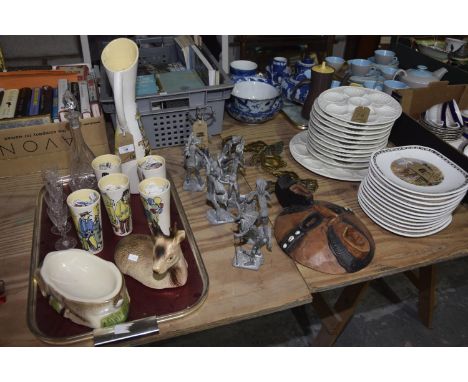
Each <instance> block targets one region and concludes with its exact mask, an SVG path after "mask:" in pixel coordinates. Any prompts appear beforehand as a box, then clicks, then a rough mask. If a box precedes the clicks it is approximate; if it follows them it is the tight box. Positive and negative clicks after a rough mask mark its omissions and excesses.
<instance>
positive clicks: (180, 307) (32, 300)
mask: <svg viewBox="0 0 468 382" xmlns="http://www.w3.org/2000/svg"><path fill="white" fill-rule="evenodd" d="M62 179H63V181H64V184H65V188H66V190H67V189H68V186H67V184H68V181H69V177H64V178H62ZM168 179H169V181H170V182H171V222H172V224H174V222H176V223H177V227H179V229H184V230H185V232H186V239H185V240H184V241H183V242H182V243H181V248H182V251H183V252H184V256H185V258H186V260H187V263H188V271H189V274H188V279H187V283H186V284H185V285H184V286H182V287H178V288H170V289H161V290H157V289H151V288H148V287H146V286H144V285H143V284H141V283H139V282H138V281H136V280H135V279H133V278H132V277H130V276H124V277H125V283H126V286H127V289H128V293H129V295H130V310H129V315H128V320H127V322H125V323H122V324H119V325H115V326H114V327H109V328H104V329H94V330H93V329H91V328H88V327H85V326H81V325H78V324H75V323H73V322H72V321H70V320H68V319H66V318H64V317H63V316H61V315H59V314H58V313H57V312H55V311H54V310H53V309H52V307H51V306H50V305H49V303H48V301H47V299H46V298H44V297H43V296H42V294H41V293H40V291H39V290H38V286H37V283H36V282H35V280H34V272H35V271H36V269H37V268H38V267H39V266H40V264H41V263H42V260H43V259H44V257H45V256H46V255H47V253H49V252H51V251H54V243H55V241H56V240H57V239H58V236H55V235H53V234H52V233H50V229H51V227H52V223H51V222H50V220H49V218H48V217H47V206H46V205H45V203H44V194H45V188H44V187H43V188H42V189H41V190H40V192H39V195H38V197H37V205H36V213H35V218H34V233H33V246H32V253H31V266H30V274H29V294H28V311H27V321H28V326H29V329H30V330H31V332H32V333H33V334H34V335H36V336H37V337H38V338H39V339H40V340H42V341H44V342H47V343H50V344H55V345H66V344H72V343H79V342H82V341H89V340H92V341H93V343H94V344H95V345H103V344H108V343H115V342H117V341H122V343H123V344H130V343H131V341H130V340H131V339H135V338H136V337H141V336H145V335H149V334H155V333H158V331H159V329H158V323H161V322H165V321H170V320H175V319H178V318H181V317H185V316H187V315H188V314H190V313H192V312H193V311H195V310H196V309H197V308H199V307H200V306H201V305H202V304H203V302H204V301H205V299H206V295H207V291H208V275H207V273H206V269H205V266H204V264H203V260H202V258H201V256H200V252H199V250H198V247H197V244H196V242H195V239H194V236H193V232H192V230H191V228H190V225H189V223H188V220H187V217H186V216H185V213H184V210H183V206H182V203H181V201H180V199H179V196H178V195H177V191H176V189H175V187H174V184H173V182H172V180H171V179H170V177H169V176H168ZM101 203H102V201H101ZM131 207H132V219H133V232H132V233H143V234H149V233H150V231H149V227H148V224H147V222H146V218H145V216H144V210H143V205H142V203H141V201H140V196H139V195H132V196H131ZM101 212H102V226H103V235H104V249H103V251H102V252H101V253H99V254H98V255H96V256H99V257H101V258H103V259H105V260H109V261H112V262H113V261H114V248H115V246H116V244H117V243H118V241H119V240H121V239H122V238H121V237H118V236H116V235H114V234H113V232H112V227H111V224H110V222H109V218H108V217H107V213H106V210H105V208H104V206H103V205H102V204H101ZM69 234H72V235H76V233H75V230H74V228H73V229H72V230H71V231H70V233H69ZM78 242H79V241H78ZM90 256H92V255H90Z"/></svg>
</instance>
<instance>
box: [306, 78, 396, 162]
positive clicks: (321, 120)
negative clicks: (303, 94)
mask: <svg viewBox="0 0 468 382" xmlns="http://www.w3.org/2000/svg"><path fill="white" fill-rule="evenodd" d="M358 106H366V107H368V108H369V110H370V113H369V117H368V120H367V122H365V123H359V122H353V121H351V119H352V117H353V113H354V110H355V109H356V107H358ZM400 115H401V106H400V104H399V103H398V102H397V101H396V100H395V99H393V98H392V97H391V96H389V95H388V94H385V93H382V92H380V91H378V90H374V89H367V88H361V87H355V86H342V87H339V88H333V89H329V90H327V91H325V92H323V93H322V94H320V96H319V97H318V98H317V99H316V101H315V103H314V105H313V107H312V110H311V113H310V121H309V129H308V142H307V150H308V151H309V153H310V154H311V155H312V156H314V157H315V158H317V159H318V160H320V161H322V162H324V163H326V164H327V165H331V166H335V167H339V168H345V169H350V170H360V169H366V168H367V167H368V166H369V158H370V156H371V154H372V153H373V152H374V151H376V150H379V149H381V148H383V147H385V146H386V145H387V142H388V137H389V135H390V131H391V129H392V126H393V123H394V122H395V120H396V119H397V118H398V117H399V116H400Z"/></svg>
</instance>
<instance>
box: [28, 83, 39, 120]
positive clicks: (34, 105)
mask: <svg viewBox="0 0 468 382" xmlns="http://www.w3.org/2000/svg"><path fill="white" fill-rule="evenodd" d="M41 91H42V88H39V87H37V88H33V89H32V92H31V102H30V104H29V113H28V115H29V116H31V115H39V108H40V106H41Z"/></svg>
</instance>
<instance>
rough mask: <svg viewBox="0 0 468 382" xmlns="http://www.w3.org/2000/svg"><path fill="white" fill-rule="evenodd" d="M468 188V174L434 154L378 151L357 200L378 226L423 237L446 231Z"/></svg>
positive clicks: (418, 148)
mask: <svg viewBox="0 0 468 382" xmlns="http://www.w3.org/2000/svg"><path fill="white" fill-rule="evenodd" d="M467 189H468V174H467V173H466V171H464V170H463V169H461V168H460V167H459V166H457V165H456V164H455V163H453V162H452V161H451V160H450V159H448V158H446V157H445V156H443V155H442V154H440V153H439V152H437V151H436V150H433V149H431V148H428V147H424V146H402V147H395V148H388V149H383V150H380V151H377V152H375V153H374V154H373V155H372V157H371V160H370V166H369V172H368V174H367V176H366V177H365V179H364V180H363V181H362V183H361V185H360V187H359V192H358V200H359V204H360V206H361V208H362V209H363V211H364V212H365V213H366V214H367V215H368V216H369V217H370V218H371V219H372V220H373V221H374V222H375V223H377V224H378V225H380V226H381V227H383V228H385V229H387V230H388V231H391V232H394V233H396V234H398V235H402V236H408V237H421V236H428V235H432V234H434V233H436V232H439V231H441V230H442V229H444V228H445V227H447V226H448V225H449V224H450V222H451V221H452V212H453V211H454V210H455V208H456V207H457V206H458V204H459V203H460V201H461V200H462V199H463V197H464V196H465V194H466V191H467Z"/></svg>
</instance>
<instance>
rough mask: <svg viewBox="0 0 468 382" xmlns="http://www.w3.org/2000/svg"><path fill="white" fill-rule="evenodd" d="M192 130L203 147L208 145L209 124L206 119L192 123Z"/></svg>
mask: <svg viewBox="0 0 468 382" xmlns="http://www.w3.org/2000/svg"><path fill="white" fill-rule="evenodd" d="M192 132H193V135H194V136H195V137H197V138H198V139H200V142H201V143H200V146H201V147H205V148H206V147H208V125H207V124H206V122H205V121H202V120H197V121H195V123H194V124H193V125H192Z"/></svg>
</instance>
